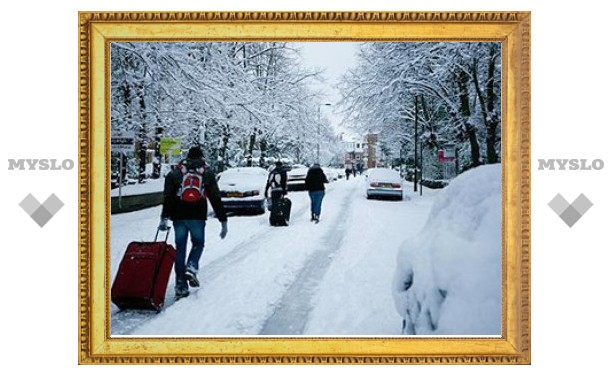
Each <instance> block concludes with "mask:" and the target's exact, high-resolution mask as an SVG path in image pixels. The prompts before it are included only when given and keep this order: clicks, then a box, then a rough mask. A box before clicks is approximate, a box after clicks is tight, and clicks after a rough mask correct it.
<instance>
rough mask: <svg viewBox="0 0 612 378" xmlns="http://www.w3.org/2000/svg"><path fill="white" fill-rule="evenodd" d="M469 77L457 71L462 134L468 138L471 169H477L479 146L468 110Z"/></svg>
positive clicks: (461, 71) (470, 113) (463, 72)
mask: <svg viewBox="0 0 612 378" xmlns="http://www.w3.org/2000/svg"><path fill="white" fill-rule="evenodd" d="M469 80H470V76H469V75H468V73H467V72H465V71H464V70H460V71H459V75H458V84H459V100H460V103H461V115H462V123H463V129H464V132H465V133H466V134H467V136H468V140H469V142H470V156H471V162H470V166H471V167H477V166H479V165H480V144H479V143H478V136H477V135H476V126H474V125H473V124H472V123H471V122H470V117H471V116H472V112H471V110H470V99H469V91H468V85H469Z"/></svg>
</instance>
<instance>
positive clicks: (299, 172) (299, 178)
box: [287, 164, 308, 190]
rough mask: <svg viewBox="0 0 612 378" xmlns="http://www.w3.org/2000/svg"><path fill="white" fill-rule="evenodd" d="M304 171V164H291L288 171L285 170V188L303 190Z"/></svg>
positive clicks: (305, 169)
mask: <svg viewBox="0 0 612 378" xmlns="http://www.w3.org/2000/svg"><path fill="white" fill-rule="evenodd" d="M306 173H308V167H306V166H305V165H302V164H295V165H292V166H291V169H290V170H289V172H287V190H305V189H306Z"/></svg>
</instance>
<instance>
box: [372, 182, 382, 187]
mask: <svg viewBox="0 0 612 378" xmlns="http://www.w3.org/2000/svg"><path fill="white" fill-rule="evenodd" d="M370 186H371V187H372V188H378V187H379V186H380V184H379V183H378V182H376V181H374V182H371V183H370Z"/></svg>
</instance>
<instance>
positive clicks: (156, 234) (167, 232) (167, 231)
mask: <svg viewBox="0 0 612 378" xmlns="http://www.w3.org/2000/svg"><path fill="white" fill-rule="evenodd" d="M171 228H172V227H168V229H167V230H166V240H164V243H167V242H168V236H169V235H170V229H171ZM158 235H159V228H158V229H157V232H156V233H155V241H157V236H158Z"/></svg>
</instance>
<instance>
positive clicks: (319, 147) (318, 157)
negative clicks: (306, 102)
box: [317, 103, 331, 164]
mask: <svg viewBox="0 0 612 378" xmlns="http://www.w3.org/2000/svg"><path fill="white" fill-rule="evenodd" d="M321 105H325V106H331V104H329V103H325V104H319V119H318V121H317V163H318V164H321V146H320V145H321Z"/></svg>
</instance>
